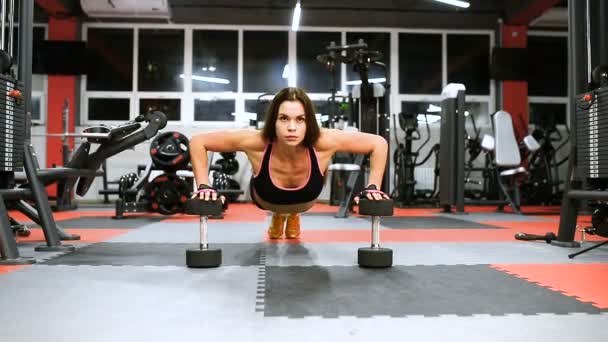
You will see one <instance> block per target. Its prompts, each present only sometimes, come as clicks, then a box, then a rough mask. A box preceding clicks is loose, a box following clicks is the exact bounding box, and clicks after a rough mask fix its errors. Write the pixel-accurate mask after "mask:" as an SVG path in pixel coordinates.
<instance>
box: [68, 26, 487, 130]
mask: <svg viewBox="0 0 608 342" xmlns="http://www.w3.org/2000/svg"><path fill="white" fill-rule="evenodd" d="M89 28H108V29H112V28H131V29H133V84H132V88H131V91H123V92H118V91H87V90H86V75H83V76H81V82H80V94H81V99H82V101H81V103H82V105H81V106H80V107H81V108H80V110H81V112H80V118H81V119H80V121H81V122H80V124H82V125H92V124H102V123H103V124H111V123H112V122H111V121H105V120H89V118H88V115H89V114H88V99H89V98H91V97H109V98H128V99H129V100H130V110H131V113H130V115H129V119H130V120H132V119H134V118H135V117H136V116H137V115H138V114H139V110H140V108H139V100H140V99H141V98H172V99H179V100H180V102H181V108H180V116H181V120H180V121H170V122H169V123H170V124H178V125H183V126H193V127H200V126H205V128H223V127H231V126H233V125H234V122H233V121H195V120H194V100H195V99H210V98H217V99H222V100H224V99H230V100H234V101H235V112H236V113H241V112H244V107H245V105H244V102H245V100H256V99H257V97H258V96H259V95H261V94H262V93H261V92H243V35H244V32H245V31H286V32H288V65H289V67H290V74H289V78H288V85H289V86H296V85H297V79H296V75H297V69H296V68H297V49H296V46H297V45H296V44H297V35H296V33H295V32H292V31H291V30H290V27H289V26H263V25H242V26H237V27H235V26H233V25H203V24H201V25H199V24H174V23H167V24H158V23H93V22H91V23H83V24H82V40H84V41H86V37H87V30H88V29H89ZM140 29H181V30H184V79H183V81H184V88H183V89H184V91H182V92H148V91H137V90H136V89H137V80H138V78H137V77H138V75H137V72H138V68H137V65H136V63H137V60H138V46H139V39H138V36H139V30H140ZM193 30H210V31H213V30H222V31H237V32H238V81H237V82H238V85H237V91H236V92H193V91H192V83H191V82H192V59H193V56H192V53H193V51H192V43H193V40H192V33H193ZM300 31H305V32H339V33H341V44H346V43H347V42H346V34H347V33H349V32H366V33H367V32H369V33H374V32H381V33H389V35H390V54H391V56H390V59H391V61H393V62H392V63H391V65H390V71H389V74H390V77H391V80H396V79H398V77H399V62H398V61H399V55H398V52H399V34H400V33H418V34H420V33H423V34H424V33H430V34H441V36H442V88H443V87H445V86H446V85H447V49H446V48H447V35H448V34H480V35H488V36H489V41H490V44H489V46H488V50H489V51H490V52H491V49H492V48H493V47H494V45H495V37H494V32H493V31H492V30H439V29H407V28H378V27H369V28H361V27H322V26H315V27H306V26H304V27H301V28H300ZM346 68H347V67H346V65H341V67H340V69H339V77H338V80H339V86H338V89H339V91H338V94H339V95H340V94H342V95H344V94H345V93H346V90H347V86H346V84H345V82H346ZM488 82H490V94H489V95H479V96H477V95H476V96H470V95H467V101H469V100H471V101H477V102H488V107H489V108H490V110H496V103H495V97H496V82H495V81H494V80H492V79H490V80H488ZM330 95H331V94H330V93H329V92H327V93H310V94H309V96H310V97H311V99H314V100H325V99H327V98H328V97H329V96H330ZM390 95H391V103H390V108H391V110H390V111H391V112H392V113H397V112H398V110H397V109H399V110H400V109H401V102H402V101H408V100H416V99H429V100H431V101H436V99H437V98H440V97H441V95H440V94H416V95H414V94H400V93H399V84H398V82H391V92H390Z"/></svg>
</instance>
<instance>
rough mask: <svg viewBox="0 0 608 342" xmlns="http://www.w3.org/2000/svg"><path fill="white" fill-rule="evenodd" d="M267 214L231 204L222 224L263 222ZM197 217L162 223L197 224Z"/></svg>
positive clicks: (182, 215) (246, 206) (179, 217)
mask: <svg viewBox="0 0 608 342" xmlns="http://www.w3.org/2000/svg"><path fill="white" fill-rule="evenodd" d="M267 216H268V215H267V212H266V211H264V210H261V209H260V208H258V207H256V206H255V205H253V204H250V203H231V204H230V205H229V206H228V210H226V212H225V213H224V218H223V219H222V220H220V221H224V222H264V221H265V220H266V219H267ZM197 221H198V217H197V216H193V215H185V214H180V215H174V216H168V218H167V219H165V220H163V221H162V222H197Z"/></svg>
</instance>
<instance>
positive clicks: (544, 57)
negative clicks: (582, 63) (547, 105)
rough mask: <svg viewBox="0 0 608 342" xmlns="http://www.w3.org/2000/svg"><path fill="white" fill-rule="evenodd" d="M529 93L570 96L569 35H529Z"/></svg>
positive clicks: (534, 94) (532, 94)
mask: <svg viewBox="0 0 608 342" xmlns="http://www.w3.org/2000/svg"><path fill="white" fill-rule="evenodd" d="M528 95H530V96H568V39H567V37H556V36H553V37H549V36H534V35H530V36H528Z"/></svg>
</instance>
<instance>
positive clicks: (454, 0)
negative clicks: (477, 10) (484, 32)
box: [435, 0, 471, 8]
mask: <svg viewBox="0 0 608 342" xmlns="http://www.w3.org/2000/svg"><path fill="white" fill-rule="evenodd" d="M435 1H439V2H443V3H444V4H448V5H452V6H458V7H462V8H469V6H471V4H469V3H468V2H467V1H460V0H435Z"/></svg>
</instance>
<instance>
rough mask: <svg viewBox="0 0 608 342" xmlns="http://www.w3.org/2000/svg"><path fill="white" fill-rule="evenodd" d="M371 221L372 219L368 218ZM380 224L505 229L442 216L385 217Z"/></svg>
mask: <svg viewBox="0 0 608 342" xmlns="http://www.w3.org/2000/svg"><path fill="white" fill-rule="evenodd" d="M367 220H368V221H370V222H371V219H369V218H367ZM380 224H381V225H382V226H384V227H388V228H393V229H503V228H501V227H496V226H491V225H487V224H481V223H477V222H472V221H465V220H460V219H453V218H449V217H441V216H424V217H421V216H407V217H397V216H392V217H383V218H382V220H381V221H380Z"/></svg>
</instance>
